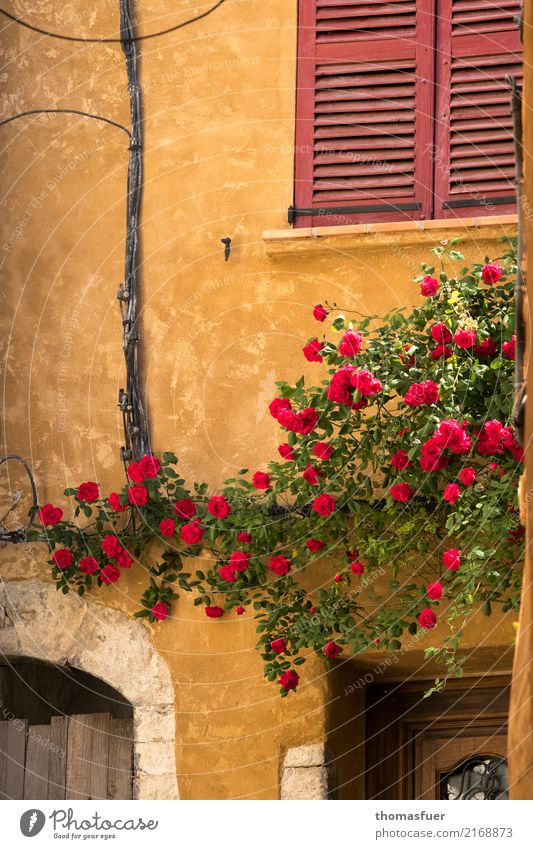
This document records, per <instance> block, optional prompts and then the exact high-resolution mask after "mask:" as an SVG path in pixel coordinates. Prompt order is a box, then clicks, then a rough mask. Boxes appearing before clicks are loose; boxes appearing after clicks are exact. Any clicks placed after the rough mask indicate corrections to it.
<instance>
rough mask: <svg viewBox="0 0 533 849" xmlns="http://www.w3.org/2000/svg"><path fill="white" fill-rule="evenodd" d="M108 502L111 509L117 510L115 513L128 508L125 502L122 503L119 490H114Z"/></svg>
mask: <svg viewBox="0 0 533 849" xmlns="http://www.w3.org/2000/svg"><path fill="white" fill-rule="evenodd" d="M107 503H108V504H109V506H110V507H111V509H112V510H114V511H115V513H123V512H124V510H125V509H126V507H125V506H124V504H121V503H120V496H119V494H118V492H112V493H111V494H110V496H109V498H108V499H107Z"/></svg>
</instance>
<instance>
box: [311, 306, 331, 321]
mask: <svg viewBox="0 0 533 849" xmlns="http://www.w3.org/2000/svg"><path fill="white" fill-rule="evenodd" d="M327 317H328V312H327V310H326V309H324V307H323V306H322V304H317V305H316V306H315V307H314V309H313V318H315V319H316V320H317V321H325V320H326V318H327Z"/></svg>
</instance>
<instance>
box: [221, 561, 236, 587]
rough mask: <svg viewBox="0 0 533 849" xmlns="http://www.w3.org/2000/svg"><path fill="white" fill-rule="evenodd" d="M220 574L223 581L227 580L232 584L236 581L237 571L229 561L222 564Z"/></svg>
mask: <svg viewBox="0 0 533 849" xmlns="http://www.w3.org/2000/svg"><path fill="white" fill-rule="evenodd" d="M218 574H219V575H220V577H221V578H222V580H223V581H227V582H228V584H232V583H233V582H234V581H235V577H236V574H237V573H236V572H235V569H234V568H233V566H230V565H229V564H228V563H225V564H224V566H221V567H220V569H219V570H218Z"/></svg>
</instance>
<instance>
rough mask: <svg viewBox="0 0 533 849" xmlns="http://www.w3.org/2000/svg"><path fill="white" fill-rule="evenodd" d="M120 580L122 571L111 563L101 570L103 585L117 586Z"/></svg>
mask: <svg viewBox="0 0 533 849" xmlns="http://www.w3.org/2000/svg"><path fill="white" fill-rule="evenodd" d="M119 578H120V569H117V567H116V566H113V565H112V564H111V563H106V565H105V566H102V568H101V569H100V579H101V581H102V583H103V584H116V582H117V581H118V579H119Z"/></svg>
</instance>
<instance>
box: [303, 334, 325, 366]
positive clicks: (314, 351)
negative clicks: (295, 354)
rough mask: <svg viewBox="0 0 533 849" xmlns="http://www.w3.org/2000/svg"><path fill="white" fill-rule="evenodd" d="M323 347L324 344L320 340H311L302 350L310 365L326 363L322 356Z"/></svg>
mask: <svg viewBox="0 0 533 849" xmlns="http://www.w3.org/2000/svg"><path fill="white" fill-rule="evenodd" d="M323 347H324V345H323V343H322V342H319V341H318V339H311V340H310V341H309V342H308V343H307V345H305V346H304V347H303V348H302V351H303V353H304V357H305V359H306V360H307V361H308V362H310V363H322V362H323V361H324V357H323V356H322V355H321V351H322V348H323Z"/></svg>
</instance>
